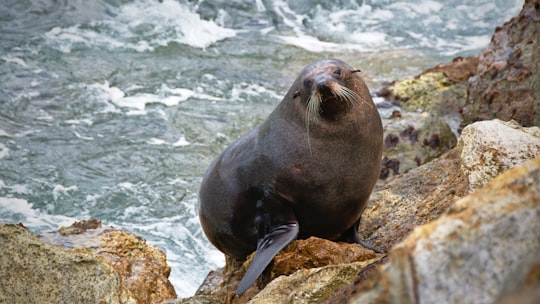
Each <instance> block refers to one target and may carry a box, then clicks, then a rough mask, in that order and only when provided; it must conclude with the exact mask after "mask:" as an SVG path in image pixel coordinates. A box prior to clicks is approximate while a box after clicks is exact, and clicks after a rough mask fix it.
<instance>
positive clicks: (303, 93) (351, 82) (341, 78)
mask: <svg viewBox="0 0 540 304" xmlns="http://www.w3.org/2000/svg"><path fill="white" fill-rule="evenodd" d="M358 72H360V70H358V69H354V68H353V67H351V66H350V65H348V64H347V63H345V62H343V61H341V60H338V59H328V60H321V61H318V62H315V63H313V64H311V65H309V66H307V67H306V68H305V69H304V70H303V71H302V73H301V74H300V77H299V78H298V79H297V83H296V86H295V89H296V90H295V91H294V96H293V98H294V99H296V98H300V99H301V101H302V103H303V104H304V105H305V107H306V124H309V122H310V121H312V122H318V121H319V120H320V119H328V120H335V119H336V118H337V117H338V116H339V115H340V114H343V113H345V112H346V111H347V110H348V109H349V108H350V107H352V106H354V104H355V103H361V102H364V103H365V104H367V105H368V106H371V103H368V102H365V101H364V100H362V98H361V97H360V95H362V94H358V93H357V91H358V90H364V88H365V85H364V83H363V81H362V80H361V78H360V77H358V76H357V75H356V74H357V73H358Z"/></svg>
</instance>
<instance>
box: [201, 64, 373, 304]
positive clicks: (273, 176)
mask: <svg viewBox="0 0 540 304" xmlns="http://www.w3.org/2000/svg"><path fill="white" fill-rule="evenodd" d="M359 72H360V70H358V69H354V68H352V67H351V66H349V65H348V64H347V63H345V62H343V61H341V60H338V59H327V60H321V61H318V62H314V63H312V64H310V65H308V66H307V67H305V68H304V69H303V71H302V72H301V73H300V75H299V76H298V78H297V79H296V80H295V82H294V83H293V85H292V86H291V88H290V89H289V91H288V92H287V94H286V95H285V97H284V98H283V100H282V101H281V102H280V103H279V104H278V105H277V107H276V108H275V109H274V111H273V112H272V113H271V114H270V115H269V116H268V118H267V119H266V120H265V121H264V122H263V123H262V124H260V125H258V126H257V127H255V128H254V129H252V130H251V131H249V132H248V133H247V134H245V135H243V136H242V137H240V138H239V139H237V140H236V141H234V142H233V143H232V144H231V145H230V146H228V147H227V148H226V149H225V150H224V151H223V152H222V153H221V155H219V156H218V157H217V158H216V159H215V160H214V161H213V162H212V164H211V165H210V167H209V168H208V170H207V171H206V174H205V176H204V178H203V181H202V184H201V187H200V192H199V218H200V221H201V225H202V228H203V230H204V232H205V234H206V236H207V237H208V239H209V240H210V242H211V243H212V244H213V245H214V246H216V247H217V248H218V249H219V250H220V251H222V252H223V253H225V254H226V255H228V256H230V257H232V258H234V259H237V260H241V259H245V258H246V256H247V255H249V254H250V253H252V252H253V251H254V250H257V251H256V254H255V257H254V258H253V261H252V263H251V265H250V266H249V268H248V270H247V272H246V274H245V275H244V277H243V278H242V280H241V281H240V283H239V285H238V289H237V290H236V294H242V293H243V292H244V291H245V290H246V289H247V288H249V287H250V286H251V285H252V284H253V282H254V281H255V280H256V279H257V278H258V277H259V276H260V274H261V273H262V272H263V271H264V269H265V268H266V267H267V266H268V264H269V263H270V262H271V261H272V259H273V258H274V256H275V255H276V254H277V253H278V252H279V251H280V250H281V249H283V248H284V247H285V246H286V245H288V244H289V243H290V242H292V241H293V240H294V239H296V238H307V237H309V236H317V237H321V238H326V239H329V240H341V241H348V242H359V243H362V242H361V241H360V240H359V238H358V225H359V223H360V217H361V215H362V212H363V211H364V208H365V206H366V202H367V200H368V198H369V196H370V194H371V191H372V189H373V186H374V185H375V182H376V181H377V177H378V176H379V170H380V164H381V153H382V145H383V144H382V143H383V128H382V124H381V119H380V116H379V113H378V111H377V108H376V107H375V105H374V104H373V101H372V100H371V96H370V94H369V90H368V88H367V86H366V85H365V83H364V81H363V80H362V79H361V78H360V76H359Z"/></svg>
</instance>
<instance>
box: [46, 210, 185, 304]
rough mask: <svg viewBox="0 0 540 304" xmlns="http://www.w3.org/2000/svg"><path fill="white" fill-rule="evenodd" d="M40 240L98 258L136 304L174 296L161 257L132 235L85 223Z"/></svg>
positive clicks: (93, 222)
mask: <svg viewBox="0 0 540 304" xmlns="http://www.w3.org/2000/svg"><path fill="white" fill-rule="evenodd" d="M41 239H42V240H43V241H45V242H47V243H50V244H52V245H58V246H64V247H66V248H70V249H73V250H76V251H87V252H89V253H90V252H91V253H94V254H96V255H98V256H99V257H101V258H102V259H104V260H105V261H107V263H108V264H109V265H111V266H112V267H113V268H114V270H115V271H116V272H117V273H118V274H119V275H120V282H121V284H122V287H123V288H124V289H125V290H127V291H129V293H130V295H131V296H132V297H133V299H134V300H136V301H137V303H159V302H162V301H164V300H167V299H173V298H175V297H176V293H175V291H174V288H173V286H172V284H171V283H170V282H169V280H168V277H169V274H170V271H171V269H170V267H169V266H168V265H167V260H166V257H165V254H164V253H163V252H162V251H161V250H159V249H157V248H156V247H153V246H149V245H147V244H146V241H145V240H143V239H141V238H139V237H137V236H135V235H133V234H130V233H127V232H124V231H122V230H118V229H115V228H114V227H110V226H109V227H102V225H101V222H100V221H96V220H88V221H80V222H76V223H74V224H73V225H72V226H70V227H62V228H60V229H59V232H48V233H45V234H43V235H42V236H41Z"/></svg>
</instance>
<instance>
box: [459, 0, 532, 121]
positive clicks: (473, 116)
mask: <svg viewBox="0 0 540 304" xmlns="http://www.w3.org/2000/svg"><path fill="white" fill-rule="evenodd" d="M539 37H540V2H539V0H526V1H525V3H524V5H523V8H522V10H521V12H520V14H519V16H517V17H515V18H512V19H511V20H510V21H508V22H506V23H505V24H504V25H503V26H501V27H498V28H497V29H496V30H495V33H494V34H493V37H492V38H491V43H490V44H489V45H488V47H487V48H485V49H484V50H483V51H482V53H481V55H480V57H479V60H480V61H479V64H478V70H477V71H476V75H475V76H474V77H472V78H471V79H470V80H469V86H468V89H467V91H468V97H467V103H466V105H465V107H464V110H463V119H464V121H463V125H467V124H469V123H471V122H473V121H477V120H485V119H492V118H495V117H497V118H499V119H502V120H510V119H514V120H516V121H517V122H519V123H520V124H521V125H523V126H532V125H540V85H539V83H540V43H539Z"/></svg>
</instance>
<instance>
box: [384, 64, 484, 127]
mask: <svg viewBox="0 0 540 304" xmlns="http://www.w3.org/2000/svg"><path fill="white" fill-rule="evenodd" d="M477 64H478V58H477V57H475V56H471V57H466V58H462V57H458V58H455V59H454V60H453V61H452V62H451V63H445V64H440V65H438V66H436V67H434V68H432V69H429V70H426V71H424V72H422V73H421V74H419V75H417V76H415V77H411V78H407V79H404V80H400V81H394V82H392V83H389V84H387V85H385V86H383V88H381V89H379V90H378V91H377V92H376V93H375V94H376V95H377V96H380V97H384V98H386V99H388V100H392V101H395V102H398V103H399V104H400V105H401V108H402V109H403V110H405V111H413V112H415V111H422V112H429V113H432V114H434V115H437V116H443V117H448V119H449V120H451V121H453V120H456V119H457V120H458V121H459V120H460V118H459V116H460V113H461V111H462V108H463V106H464V104H465V100H466V98H467V80H468V79H469V77H471V76H472V75H474V74H475V71H476V66H477Z"/></svg>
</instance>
